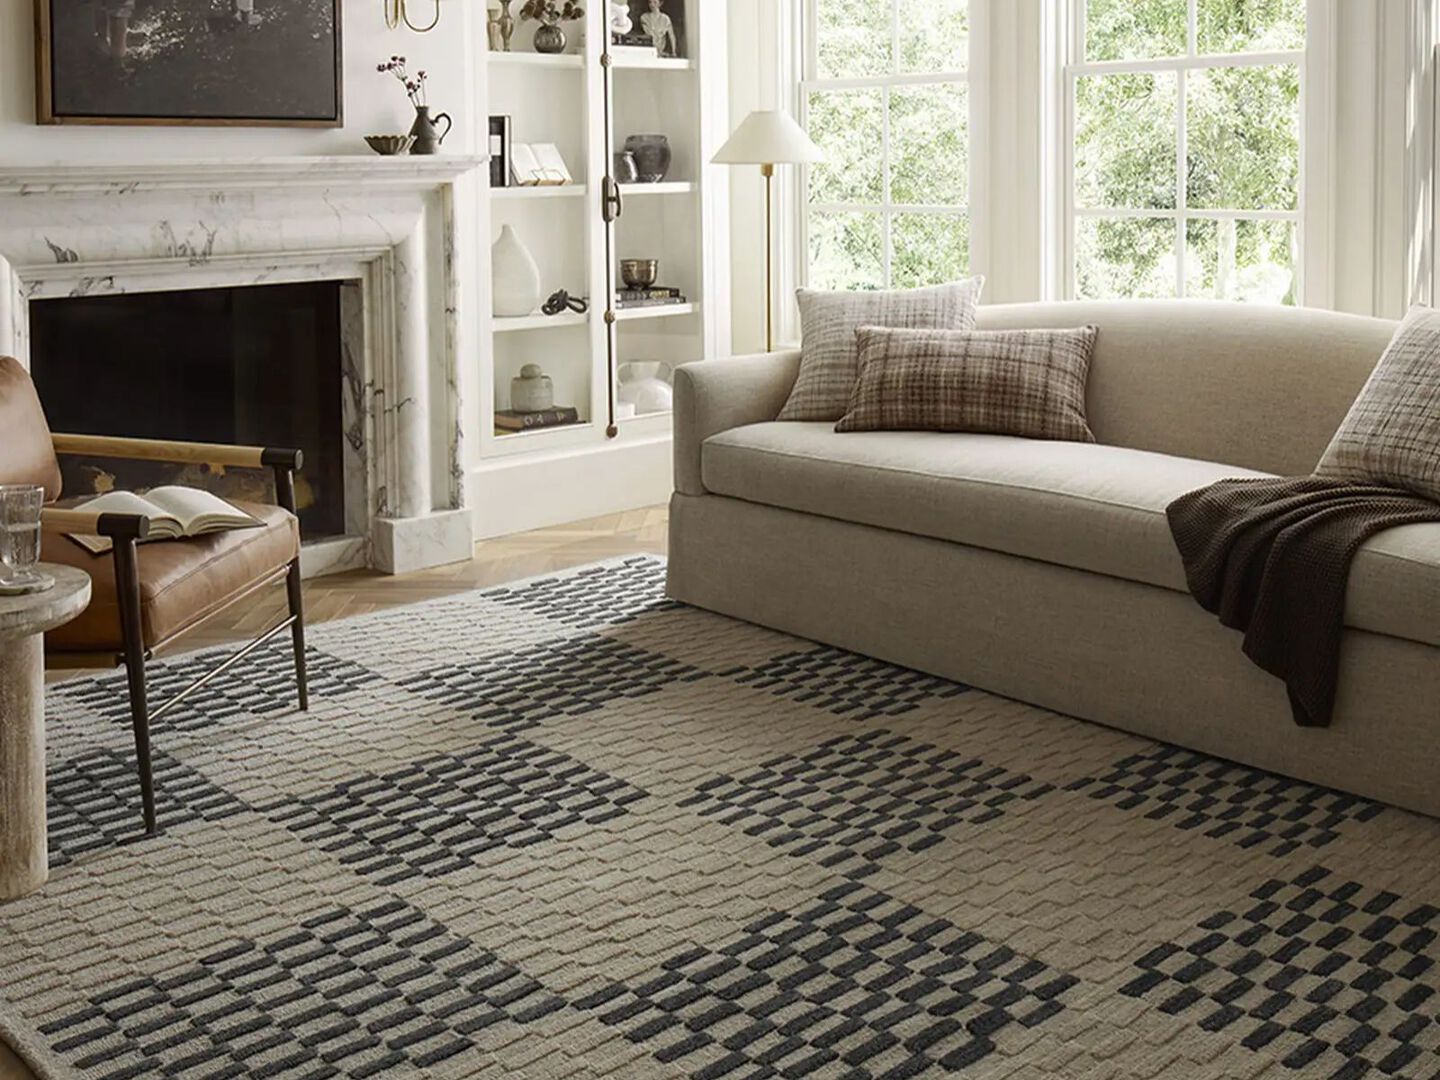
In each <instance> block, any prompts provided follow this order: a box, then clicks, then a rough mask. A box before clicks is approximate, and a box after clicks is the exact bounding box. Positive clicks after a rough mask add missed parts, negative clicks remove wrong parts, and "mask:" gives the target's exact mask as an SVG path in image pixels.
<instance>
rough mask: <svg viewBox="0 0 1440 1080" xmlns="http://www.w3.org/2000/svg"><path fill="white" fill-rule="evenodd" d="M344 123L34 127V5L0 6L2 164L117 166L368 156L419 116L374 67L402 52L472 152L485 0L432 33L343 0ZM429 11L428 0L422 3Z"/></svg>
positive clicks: (371, 4) (461, 146) (468, 4)
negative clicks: (375, 138)
mask: <svg viewBox="0 0 1440 1080" xmlns="http://www.w3.org/2000/svg"><path fill="white" fill-rule="evenodd" d="M343 3H344V24H343V25H344V38H345V126H344V127H343V128H335V129H325V130H319V131H316V130H307V129H297V128H290V129H286V128H235V127H230V128H224V127H219V128H188V127H82V126H68V125H67V126H60V127H48V126H47V127H40V126H37V125H36V124H35V36H34V6H33V0H0V162H7V163H22V162H23V163H48V162H57V161H117V160H128V161H135V160H145V159H154V158H209V157H228V156H238V157H262V156H278V155H290V154H352V153H364V154H368V153H370V151H369V149H368V148H367V147H366V146H365V144H364V142H362V141H361V137H362V136H364V135H375V134H381V133H387V132H396V133H398V132H404V131H408V130H409V129H410V125H411V123H412V122H413V120H414V112H413V110H411V109H410V107H409V104H408V103H407V102H406V100H405V92H404V90H403V88H402V87H401V86H400V85H399V83H397V82H395V80H394V79H393V78H392V77H391V76H389V75H381V74H380V73H379V72H377V71H376V70H375V65H376V64H378V63H381V62H382V61H384V60H387V59H389V57H390V56H391V55H392V54H399V55H402V56H405V57H407V58H408V59H409V60H410V65H411V67H412V69H417V70H418V69H420V68H424V69H425V70H426V71H427V73H428V74H429V76H430V102H431V104H432V106H434V111H436V112H441V111H448V112H450V113H451V114H452V115H453V117H454V119H455V132H454V134H453V135H452V136H451V137H450V138H449V139H447V140H446V142H445V149H446V150H448V151H454V152H457V153H462V152H468V151H469V150H470V148H471V146H473V141H472V140H473V134H474V131H475V126H474V123H473V120H474V118H473V117H471V116H469V109H468V108H467V102H468V101H469V100H470V97H469V94H468V91H467V85H468V79H469V75H468V74H467V62H466V49H465V43H466V41H467V40H468V39H469V38H470V35H471V29H470V22H471V17H472V12H482V15H481V21H482V22H483V6H482V0H442V4H443V7H444V14H443V16H442V19H441V23H440V26H439V28H438V29H437V30H436V31H435V32H433V33H430V34H414V33H412V32H410V31H408V30H388V29H387V28H386V27H385V21H384V14H383V9H382V7H381V0H343ZM417 6H418V8H419V9H420V10H424V11H428V10H429V0H420V2H419V3H418V5H417Z"/></svg>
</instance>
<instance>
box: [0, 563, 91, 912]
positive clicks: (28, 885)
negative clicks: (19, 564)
mask: <svg viewBox="0 0 1440 1080" xmlns="http://www.w3.org/2000/svg"><path fill="white" fill-rule="evenodd" d="M40 568H41V569H42V570H43V571H44V572H45V573H47V574H49V575H50V576H51V577H53V578H54V579H55V587H54V588H53V589H50V590H48V591H47V592H43V593H31V594H29V595H27V596H6V597H0V900H14V899H16V898H18V897H21V896H25V895H26V894H27V893H32V892H34V891H35V890H36V889H38V888H40V886H42V885H44V884H45V881H46V879H47V878H49V876H50V868H49V865H48V860H49V852H48V850H47V847H46V843H45V824H46V823H45V638H44V634H45V631H46V630H49V629H51V628H52V627H56V626H59V625H61V624H62V623H66V622H69V621H70V620H71V619H73V618H74V617H75V616H76V615H78V614H80V612H82V611H84V610H85V605H87V604H88V603H90V577H89V575H88V574H86V573H85V572H84V571H83V570H76V569H73V568H72V567H68V566H53V565H49V564H43V563H42V564H41V567H40Z"/></svg>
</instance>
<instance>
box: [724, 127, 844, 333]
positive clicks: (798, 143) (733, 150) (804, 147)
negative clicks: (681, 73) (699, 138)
mask: <svg viewBox="0 0 1440 1080" xmlns="http://www.w3.org/2000/svg"><path fill="white" fill-rule="evenodd" d="M824 159H825V155H824V154H823V153H822V152H821V150H820V148H819V147H818V146H816V145H815V144H814V143H813V142H811V141H810V136H808V135H806V134H805V132H804V130H803V129H802V128H801V127H800V125H799V124H797V123H795V121H794V120H792V119H790V117H789V116H788V115H786V114H785V113H783V112H780V111H779V110H776V109H761V110H757V111H756V112H752V113H751V114H750V115H749V116H747V117H746V118H745V120H744V121H743V122H742V123H741V125H740V126H739V127H738V128H736V129H735V132H734V134H733V135H731V136H730V138H729V139H728V140H727V141H726V143H725V145H724V146H722V147H721V148H720V151H719V152H718V153H717V154H716V155H715V158H714V160H715V162H716V163H717V164H720V165H759V166H760V175H761V176H763V177H764V178H765V349H766V351H767V352H769V351H772V350H773V349H774V348H775V275H774V269H775V268H774V258H775V257H774V244H775V239H774V235H775V218H774V205H775V202H774V188H775V166H776V165H800V164H808V163H811V162H816V161H823V160H824Z"/></svg>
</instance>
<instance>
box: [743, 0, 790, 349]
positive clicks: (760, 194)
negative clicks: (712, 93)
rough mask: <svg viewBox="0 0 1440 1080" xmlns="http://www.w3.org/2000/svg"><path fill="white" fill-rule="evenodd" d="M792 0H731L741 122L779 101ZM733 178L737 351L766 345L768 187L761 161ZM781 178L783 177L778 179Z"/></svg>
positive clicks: (744, 167) (773, 106) (744, 166)
mask: <svg viewBox="0 0 1440 1080" xmlns="http://www.w3.org/2000/svg"><path fill="white" fill-rule="evenodd" d="M786 2H787V0H730V118H731V121H732V124H733V125H734V126H737V127H738V126H739V124H740V122H741V121H742V120H744V119H745V117H747V116H748V115H750V113H751V112H753V111H754V110H756V109H773V108H776V107H777V103H776V90H777V84H778V81H779V78H778V71H777V67H778V65H779V62H780V53H779V50H780V47H781V44H780V42H778V41H777V40H776V37H775V34H774V32H773V31H774V28H775V26H776V5H778V4H782V3H786ZM733 172H734V175H733V176H732V177H731V178H730V230H731V231H730V256H731V274H730V304H731V312H732V317H731V335H732V346H733V348H734V349H735V351H736V352H737V353H748V352H759V351H760V350H761V349H763V348H764V347H765V250H764V245H763V242H762V237H763V236H764V233H765V188H764V181H763V180H762V179H761V177H760V169H759V167H758V166H749V165H739V166H735V168H734V170H733ZM779 179H780V178H777V181H778V180H779Z"/></svg>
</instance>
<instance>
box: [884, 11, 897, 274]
mask: <svg viewBox="0 0 1440 1080" xmlns="http://www.w3.org/2000/svg"><path fill="white" fill-rule="evenodd" d="M889 7H890V78H891V79H896V78H899V76H900V0H890V3H889ZM891 87H892V83H890V82H888V81H887V82H886V83H885V85H883V86H882V87H881V88H880V143H881V154H880V165H881V169H882V170H883V171H882V172H881V174H880V205H881V211H880V250H881V257H882V263H883V266H884V281H885V288H887V289H888V288H890V287H891V286H892V285H893V283H894V273H895V237H894V235H893V232H892V226H893V225H894V220H895V219H894V216H893V214H892V213H891V211H890V93H891Z"/></svg>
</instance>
